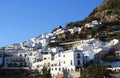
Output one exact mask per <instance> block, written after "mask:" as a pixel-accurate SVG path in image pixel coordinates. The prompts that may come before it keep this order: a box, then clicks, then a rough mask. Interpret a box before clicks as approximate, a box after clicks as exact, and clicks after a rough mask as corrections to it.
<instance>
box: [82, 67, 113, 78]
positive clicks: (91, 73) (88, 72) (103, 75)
mask: <svg viewBox="0 0 120 78" xmlns="http://www.w3.org/2000/svg"><path fill="white" fill-rule="evenodd" d="M108 67H109V66H106V65H91V66H89V67H87V68H85V69H84V70H83V72H82V78H110V74H111V73H112V71H110V70H107V69H106V68H108Z"/></svg>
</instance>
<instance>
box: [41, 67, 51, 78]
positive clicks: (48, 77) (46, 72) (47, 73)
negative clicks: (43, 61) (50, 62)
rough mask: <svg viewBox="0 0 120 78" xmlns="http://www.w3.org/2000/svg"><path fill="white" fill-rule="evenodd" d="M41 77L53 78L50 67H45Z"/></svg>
mask: <svg viewBox="0 0 120 78" xmlns="http://www.w3.org/2000/svg"><path fill="white" fill-rule="evenodd" d="M41 78H51V74H50V69H48V68H47V67H45V66H44V67H43V69H42V75H41Z"/></svg>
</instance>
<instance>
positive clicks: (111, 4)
mask: <svg viewBox="0 0 120 78" xmlns="http://www.w3.org/2000/svg"><path fill="white" fill-rule="evenodd" d="M119 4H120V0H104V2H103V3H102V4H101V5H99V6H98V7H96V8H95V9H94V10H93V11H92V12H91V13H90V15H89V16H88V17H86V18H85V19H84V20H81V21H77V22H71V23H68V24H67V25H66V29H71V28H74V27H82V31H81V34H77V35H84V36H89V35H92V37H94V38H100V39H101V40H111V39H114V38H116V39H119V38H120V31H119V30H120V5H119ZM94 20H97V21H98V22H101V24H98V25H97V27H96V28H95V29H93V28H92V29H88V28H84V26H85V24H88V23H91V22H92V21H94ZM83 33H84V34H83ZM86 34H87V35H86ZM98 34H108V35H106V36H104V37H103V36H102V37H101V35H98ZM86 38H87V37H86Z"/></svg>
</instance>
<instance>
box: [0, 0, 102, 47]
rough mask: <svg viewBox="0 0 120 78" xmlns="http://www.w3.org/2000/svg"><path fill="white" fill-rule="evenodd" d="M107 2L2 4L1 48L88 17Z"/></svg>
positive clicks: (19, 0)
mask: <svg viewBox="0 0 120 78" xmlns="http://www.w3.org/2000/svg"><path fill="white" fill-rule="evenodd" d="M102 2H103V0H0V47H2V46H5V45H8V44H12V43H20V42H23V41H25V40H28V39H31V38H33V37H37V36H39V35H41V34H44V33H48V32H51V31H52V29H54V28H56V27H58V26H59V25H62V26H63V27H65V25H66V24H67V23H69V22H75V21H78V20H82V19H84V18H85V17H87V16H88V15H89V14H90V12H92V10H93V9H94V8H95V7H97V6H98V5H100V4H101V3H102Z"/></svg>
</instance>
